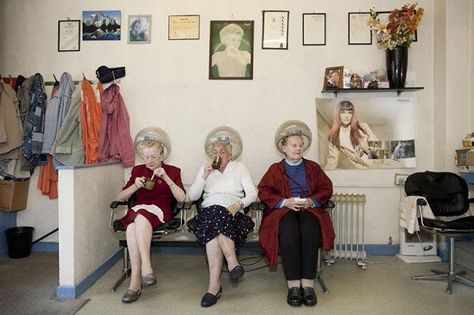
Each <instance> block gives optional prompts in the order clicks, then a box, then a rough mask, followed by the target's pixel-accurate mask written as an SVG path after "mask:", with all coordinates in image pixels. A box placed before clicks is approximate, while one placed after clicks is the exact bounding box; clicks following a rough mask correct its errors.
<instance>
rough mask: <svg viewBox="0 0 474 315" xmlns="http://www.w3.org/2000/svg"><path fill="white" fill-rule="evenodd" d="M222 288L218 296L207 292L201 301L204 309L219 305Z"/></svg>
mask: <svg viewBox="0 0 474 315" xmlns="http://www.w3.org/2000/svg"><path fill="white" fill-rule="evenodd" d="M221 293H222V288H219V292H217V294H216V295H214V294H212V293H209V292H206V294H204V296H203V297H202V299H201V306H202V307H209V306H212V305H214V304H216V303H217V300H218V299H219V298H220V297H221Z"/></svg>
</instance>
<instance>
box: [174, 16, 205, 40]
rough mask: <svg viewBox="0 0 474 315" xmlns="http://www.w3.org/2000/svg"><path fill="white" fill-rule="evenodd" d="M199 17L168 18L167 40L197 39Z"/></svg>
mask: <svg viewBox="0 0 474 315" xmlns="http://www.w3.org/2000/svg"><path fill="white" fill-rule="evenodd" d="M199 20H200V16H199V15H170V16H168V39H169V40H183V39H199V36H200V35H199V32H200V27H199Z"/></svg>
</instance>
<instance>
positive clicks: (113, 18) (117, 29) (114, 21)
mask: <svg viewBox="0 0 474 315" xmlns="http://www.w3.org/2000/svg"><path fill="white" fill-rule="evenodd" d="M121 25H122V13H121V12H120V10H109V11H82V40H120V39H121V34H122V33H121V32H122V27H121Z"/></svg>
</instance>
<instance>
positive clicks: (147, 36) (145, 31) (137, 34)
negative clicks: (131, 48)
mask: <svg viewBox="0 0 474 315" xmlns="http://www.w3.org/2000/svg"><path fill="white" fill-rule="evenodd" d="M128 43H129V44H150V43H151V15H129V16H128Z"/></svg>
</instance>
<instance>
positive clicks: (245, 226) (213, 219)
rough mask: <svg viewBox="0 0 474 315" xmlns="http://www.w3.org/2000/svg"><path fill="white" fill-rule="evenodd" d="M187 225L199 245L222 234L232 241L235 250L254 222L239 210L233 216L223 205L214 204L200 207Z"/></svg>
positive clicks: (242, 241) (245, 237)
mask: <svg viewBox="0 0 474 315" xmlns="http://www.w3.org/2000/svg"><path fill="white" fill-rule="evenodd" d="M188 226H189V228H190V230H191V231H192V232H193V233H194V235H195V236H196V238H197V240H198V242H199V244H201V245H205V244H206V243H207V242H209V241H210V240H212V239H214V238H215V237H216V236H218V235H219V234H223V235H225V236H227V237H229V238H230V239H232V240H233V241H234V244H235V249H236V250H237V249H239V248H240V247H241V246H242V245H243V244H244V243H245V240H246V239H247V234H249V233H250V231H252V229H253V227H254V226H255V224H254V222H253V221H252V218H250V217H249V216H247V215H245V214H243V213H241V212H237V213H236V214H235V216H233V215H232V214H231V213H230V212H229V211H228V210H227V209H226V208H225V207H222V206H218V205H214V206H210V207H207V208H202V209H201V211H199V212H198V214H197V216H195V217H194V218H193V219H191V220H190V222H189V223H188Z"/></svg>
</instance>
